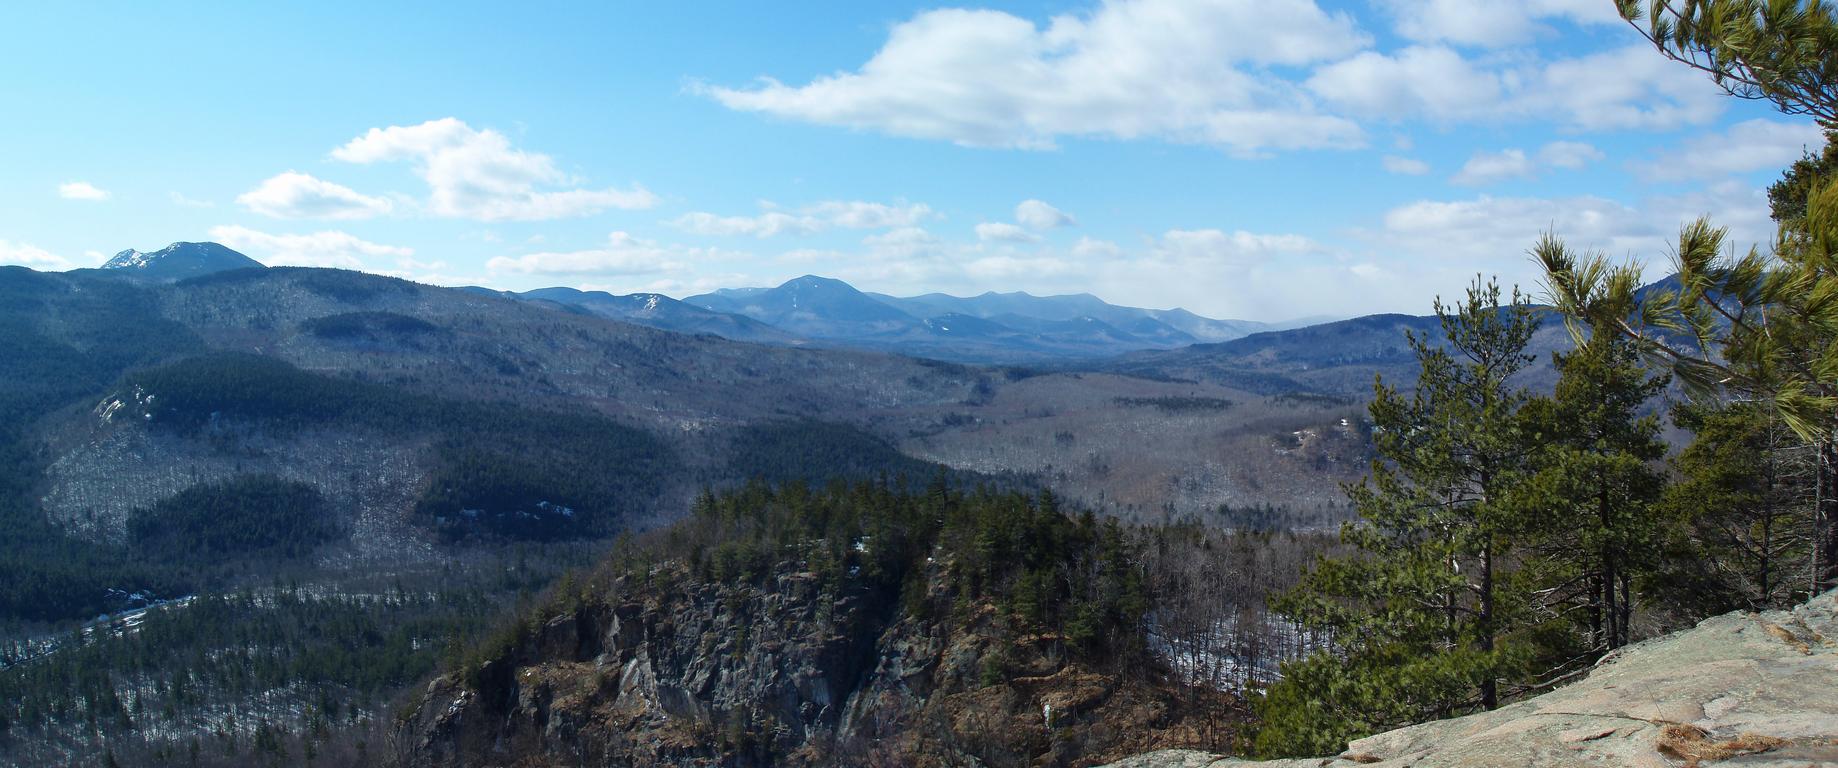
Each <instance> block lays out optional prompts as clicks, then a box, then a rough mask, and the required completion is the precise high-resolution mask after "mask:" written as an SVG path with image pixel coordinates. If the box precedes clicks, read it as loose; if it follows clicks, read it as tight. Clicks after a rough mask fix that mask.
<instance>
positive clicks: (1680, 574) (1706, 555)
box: [1651, 402, 1812, 616]
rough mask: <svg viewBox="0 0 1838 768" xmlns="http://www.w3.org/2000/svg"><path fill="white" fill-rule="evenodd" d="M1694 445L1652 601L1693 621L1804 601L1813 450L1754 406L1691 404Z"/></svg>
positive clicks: (1684, 462) (1672, 503)
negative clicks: (1663, 565)
mask: <svg viewBox="0 0 1838 768" xmlns="http://www.w3.org/2000/svg"><path fill="white" fill-rule="evenodd" d="M1673 420H1674V421H1675V422H1676V423H1677V424H1678V425H1679V426H1681V427H1683V428H1685V429H1689V430H1691V431H1692V432H1693V433H1694V437H1693V439H1692V442H1691V444H1690V445H1689V446H1686V448H1685V449H1684V450H1683V451H1681V452H1679V455H1678V456H1677V457H1676V458H1675V459H1674V461H1673V466H1674V468H1675V470H1676V472H1677V475H1678V478H1679V479H1678V481H1677V482H1676V483H1675V484H1673V486H1672V487H1671V488H1668V489H1667V492H1666V501H1665V508H1666V510H1667V511H1668V512H1669V514H1670V516H1671V517H1672V519H1673V521H1674V522H1675V525H1673V526H1672V528H1671V535H1670V537H1669V538H1668V541H1667V542H1666V545H1665V555H1666V556H1665V560H1664V563H1665V566H1666V567H1665V568H1664V570H1663V571H1662V572H1661V573H1660V574H1659V576H1658V578H1657V579H1656V581H1657V582H1659V583H1661V584H1663V585H1664V588H1663V589H1655V590H1651V591H1652V592H1653V593H1654V596H1655V599H1656V600H1657V601H1660V602H1664V603H1667V604H1669V606H1670V607H1672V608H1673V609H1675V610H1677V611H1679V612H1680V613H1683V614H1685V615H1692V616H1707V615H1713V614H1718V613H1725V612H1728V611H1734V610H1767V609H1772V608H1783V607H1786V606H1789V605H1792V604H1794V603H1796V602H1798V601H1800V600H1802V599H1804V598H1805V597H1807V593H1806V588H1807V581H1806V579H1805V572H1806V566H1807V558H1808V557H1809V555H1810V540H1809V536H1808V534H1809V531H1808V530H1807V524H1808V523H1809V522H1810V517H1809V516H1808V515H1806V513H1805V509H1806V507H1807V506H1809V505H1810V502H1811V495H1810V493H1809V492H1808V490H1809V488H1810V484H1809V483H1808V481H1807V480H1806V478H1807V477H1808V476H1810V475H1811V474H1812V467H1811V463H1810V461H1809V459H1810V458H1811V457H1810V456H1809V451H1808V450H1807V446H1806V445H1805V444H1804V443H1803V442H1802V441H1800V440H1799V439H1798V438H1797V437H1796V436H1794V435H1793V433H1792V432H1790V431H1789V430H1788V429H1787V428H1786V426H1785V425H1784V424H1782V423H1781V421H1780V419H1778V418H1775V417H1774V416H1773V414H1772V413H1770V412H1769V411H1768V409H1766V408H1764V407H1761V406H1760V405H1759V404H1756V403H1743V402H1728V403H1711V404H1701V405H1686V406H1683V407H1680V408H1678V409H1677V410H1676V412H1675V413H1674V416H1673Z"/></svg>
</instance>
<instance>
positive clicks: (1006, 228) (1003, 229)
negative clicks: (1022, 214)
mask: <svg viewBox="0 0 1838 768" xmlns="http://www.w3.org/2000/svg"><path fill="white" fill-rule="evenodd" d="M976 239H978V240H983V241H1004V242H1011V243H1031V242H1035V241H1037V240H1039V239H1040V235H1036V234H1034V233H1033V232H1030V231H1028V230H1027V228H1026V227H1022V226H1019V225H1015V224H1010V223H1008V222H1005V221H990V222H984V223H982V224H978V225H976Z"/></svg>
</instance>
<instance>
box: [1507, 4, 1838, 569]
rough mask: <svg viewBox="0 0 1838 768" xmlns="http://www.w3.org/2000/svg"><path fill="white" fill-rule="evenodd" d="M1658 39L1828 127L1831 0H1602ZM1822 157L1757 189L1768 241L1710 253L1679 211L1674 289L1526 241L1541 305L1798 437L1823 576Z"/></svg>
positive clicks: (1829, 478) (1835, 557)
mask: <svg viewBox="0 0 1838 768" xmlns="http://www.w3.org/2000/svg"><path fill="white" fill-rule="evenodd" d="M1617 3H1618V7H1619V9H1620V11H1621V14H1622V16H1623V17H1624V18H1626V19H1627V20H1628V21H1629V22H1630V23H1632V24H1633V25H1634V26H1635V28H1636V29H1639V30H1640V31H1641V32H1642V34H1644V35H1646V36H1647V38H1648V39H1649V40H1651V41H1652V42H1653V44H1654V45H1655V47H1657V48H1658V50H1659V51H1660V52H1661V53H1663V54H1665V55H1666V56H1668V57H1671V58H1672V59H1674V60H1677V61H1680V62H1683V63H1685V64H1687V65H1689V66H1692V67H1694V68H1697V69H1700V70H1702V71H1704V72H1707V73H1708V74H1710V76H1711V77H1712V78H1713V79H1714V80H1715V81H1716V82H1717V84H1718V85H1720V86H1722V87H1723V88H1724V89H1725V90H1726V91H1728V92H1729V93H1731V94H1732V95H1735V96H1738V97H1742V98H1749V99H1758V100H1765V101H1769V102H1772V103H1773V104H1774V105H1775V107H1776V108H1777V109H1779V110H1781V111H1782V112H1784V113H1787V114H1799V115H1809V116H1812V117H1814V118H1815V119H1817V120H1819V121H1820V122H1821V123H1822V124H1823V125H1824V126H1825V127H1826V128H1827V129H1833V128H1838V6H1834V5H1831V4H1828V3H1825V2H1822V1H1821V0H1813V1H1810V2H1775V1H1766V0H1644V1H1643V0H1617ZM1824 157H1825V155H1821V156H1820V157H1818V158H1808V161H1807V162H1802V163H1799V164H1796V165H1795V166H1794V168H1793V169H1791V170H1790V172H1789V175H1788V177H1787V178H1785V179H1783V180H1782V183H1781V184H1777V185H1775V187H1774V188H1773V189H1770V190H1769V202H1770V204H1771V207H1772V208H1773V210H1774V213H1775V215H1776V217H1777V219H1778V221H1779V224H1780V225H1781V232H1780V235H1779V237H1777V238H1776V241H1775V244H1774V249H1773V253H1772V254H1767V253H1764V252H1762V251H1761V250H1760V249H1757V248H1750V249H1749V250H1748V251H1747V252H1746V253H1744V254H1740V255H1737V254H1734V253H1731V254H1727V255H1726V254H1725V253H1724V252H1723V251H1724V241H1725V239H1726V237H1727V234H1728V232H1727V230H1725V229H1719V228H1717V227H1714V226H1712V225H1711V223H1710V222H1709V220H1707V219H1699V220H1697V221H1696V222H1693V223H1690V224H1687V225H1686V226H1685V227H1684V228H1683V229H1682V230H1681V232H1680V234H1679V243H1678V248H1677V251H1676V252H1675V257H1674V260H1675V262H1676V267H1677V272H1678V280H1677V286H1678V287H1677V288H1676V289H1671V290H1660V291H1652V292H1646V293H1643V292H1641V291H1640V290H1639V288H1640V270H1639V268H1638V266H1635V265H1626V266H1620V267H1613V266H1610V265H1609V263H1608V261H1607V259H1606V258H1604V257H1602V256H1600V255H1596V254H1591V255H1578V254H1576V253H1574V252H1572V251H1570V250H1569V249H1568V248H1566V247H1565V246H1564V245H1563V243H1562V242H1561V241H1559V240H1558V239H1556V238H1555V237H1552V236H1546V237H1545V238H1543V239H1542V240H1541V241H1540V243H1539V244H1538V246H1537V247H1536V248H1535V249H1534V254H1535V256H1536V258H1537V259H1538V260H1539V261H1540V262H1541V263H1542V265H1543V266H1544V269H1545V273H1546V276H1547V284H1548V286H1549V289H1550V294H1551V296H1550V298H1551V302H1552V304H1554V305H1555V306H1557V307H1558V308H1559V309H1560V310H1562V311H1563V312H1564V313H1565V314H1566V315H1568V316H1570V317H1571V318H1572V320H1573V324H1572V329H1573V330H1578V332H1579V336H1580V328H1581V327H1588V326H1595V327H1601V328H1609V329H1612V330H1613V331H1614V332H1615V333H1618V334H1621V335H1623V336H1626V337H1628V338H1630V339H1633V340H1634V341H1635V342H1636V343H1637V344H1639V345H1640V347H1641V350H1642V352H1644V353H1646V354H1648V355H1649V356H1650V357H1651V358H1652V359H1654V360H1656V361H1660V362H1663V363H1665V364H1667V365H1669V366H1670V367H1671V368H1672V370H1673V371H1674V372H1675V373H1676V374H1677V375H1678V377H1679V379H1680V380H1681V381H1682V382H1684V383H1685V384H1686V385H1687V386H1688V387H1689V388H1691V389H1692V390H1693V391H1694V393H1695V394H1698V395H1700V396H1706V395H1711V396H1714V395H1719V394H1734V395H1736V396H1739V397H1742V398H1745V399H1753V400H1757V401H1759V402H1763V403H1765V404H1766V405H1767V407H1768V408H1769V409H1770V410H1771V411H1773V413H1774V414H1775V415H1776V416H1777V417H1778V418H1780V419H1781V420H1782V421H1783V422H1784V423H1785V424H1786V425H1787V426H1788V427H1789V428H1791V429H1792V430H1793V431H1794V433H1795V434H1796V435H1798V436H1799V437H1800V438H1801V439H1803V440H1805V441H1806V442H1807V443H1808V444H1810V445H1812V446H1813V450H1814V455H1815V457H1816V463H1815V467H1816V468H1817V471H1816V473H1815V477H1816V478H1817V479H1816V482H1815V484H1814V489H1815V493H1816V498H1815V503H1814V505H1813V519H1812V521H1811V522H1812V527H1813V529H1814V533H1813V536H1814V539H1815V543H1814V546H1813V552H1812V555H1811V560H1812V563H1813V565H1812V569H1811V575H1810V578H1809V579H1808V587H1809V588H1810V589H1812V590H1813V591H1815V592H1819V591H1824V590H1827V589H1832V588H1834V587H1838V184H1834V183H1832V180H1831V179H1829V178H1820V177H1821V176H1822V175H1824V172H1825V171H1826V170H1829V166H1828V165H1827V164H1826V163H1824V162H1823V159H1824Z"/></svg>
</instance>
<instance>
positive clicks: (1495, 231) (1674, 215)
mask: <svg viewBox="0 0 1838 768" xmlns="http://www.w3.org/2000/svg"><path fill="white" fill-rule="evenodd" d="M1704 215H1708V216H1710V217H1711V220H1712V221H1713V222H1714V223H1715V224H1717V225H1718V226H1725V227H1729V228H1730V230H1731V237H1730V242H1731V243H1732V244H1733V245H1735V246H1737V247H1740V248H1747V247H1748V246H1749V245H1751V244H1754V245H1760V246H1762V247H1763V248H1766V247H1767V245H1768V242H1769V239H1770V238H1771V236H1772V231H1773V228H1772V224H1771V222H1769V221H1768V208H1767V200H1766V197H1765V195H1764V194H1763V193H1762V192H1761V191H1760V190H1758V189H1755V188H1753V187H1750V186H1746V185H1743V184H1737V183H1726V184H1720V185H1715V186H1713V187H1712V188H1710V189H1708V190H1705V191H1703V192H1699V193H1693V194H1689V195H1683V196H1678V197H1653V198H1647V199H1644V200H1641V201H1639V202H1638V203H1636V204H1629V203H1624V202H1621V201H1617V200H1610V199H1607V198H1603V197H1597V196H1593V195H1584V196H1578V197H1565V198H1537V197H1493V196H1489V195H1481V196H1478V197H1475V198H1472V199H1467V200H1447V201H1437V200H1420V201H1417V202H1413V203H1409V204H1407V205H1402V206H1398V207H1396V208H1393V209H1392V210H1391V211H1389V212H1387V213H1386V214H1385V216H1384V220H1383V226H1382V228H1381V229H1380V230H1378V231H1373V232H1359V233H1357V234H1358V235H1359V236H1360V237H1362V238H1363V239H1365V240H1367V241H1368V242H1369V244H1370V245H1371V246H1372V247H1374V248H1375V249H1376V250H1377V251H1378V252H1379V253H1383V254H1385V256H1386V257H1385V258H1384V259H1382V260H1381V261H1380V262H1379V265H1380V267H1381V268H1383V269H1384V270H1385V271H1386V272H1387V273H1388V274H1390V275H1392V276H1394V277H1397V278H1398V279H1399V280H1400V282H1396V283H1394V287H1395V289H1396V292H1395V293H1394V294H1392V295H1391V296H1390V297H1389V301H1390V302H1391V303H1392V304H1393V306H1394V307H1397V308H1403V309H1406V310H1408V311H1416V312H1420V311H1422V306H1421V305H1419V306H1417V307H1416V308H1414V309H1412V308H1411V307H1410V305H1408V304H1403V303H1402V302H1409V301H1414V302H1419V304H1421V303H1422V302H1425V301H1426V299H1425V296H1426V295H1428V294H1430V293H1434V294H1440V295H1442V296H1445V297H1447V296H1455V295H1459V292H1460V290H1461V288H1462V286H1463V285H1464V284H1465V283H1466V282H1467V281H1468V280H1469V279H1471V278H1472V277H1473V276H1474V275H1475V274H1476V273H1479V274H1483V275H1498V276H1499V277H1500V280H1501V283H1502V284H1504V285H1509V286H1510V285H1514V284H1517V285H1518V286H1519V287H1520V288H1521V289H1523V290H1525V291H1528V292H1532V293H1536V292H1537V291H1538V290H1539V288H1538V286H1539V281H1541V280H1542V279H1543V275H1542V273H1540V272H1539V271H1538V267H1537V266H1536V265H1535V264H1534V263H1533V262H1532V260H1531V258H1530V256H1529V252H1530V250H1531V248H1532V246H1533V245H1535V244H1536V243H1537V241H1538V238H1539V237H1540V236H1541V235H1542V234H1544V233H1546V232H1550V233H1553V234H1556V235H1557V236H1558V237H1560V238H1562V239H1563V240H1564V241H1565V242H1566V243H1568V244H1569V245H1570V246H1572V247H1574V248H1577V249H1579V250H1594V251H1599V252H1602V253H1605V254H1607V255H1608V256H1609V257H1610V258H1613V259H1635V260H1638V261H1640V262H1642V263H1644V264H1645V265H1646V266H1647V274H1646V275H1645V277H1646V279H1649V280H1656V279H1658V278H1660V277H1661V276H1663V275H1664V274H1665V273H1666V272H1668V271H1670V266H1671V265H1670V260H1669V258H1668V254H1669V253H1671V252H1672V249H1673V248H1674V247H1675V246H1676V244H1677V237H1678V231H1679V227H1680V226H1681V225H1683V224H1685V223H1687V222H1689V221H1691V220H1693V219H1695V218H1697V217H1698V216H1704Z"/></svg>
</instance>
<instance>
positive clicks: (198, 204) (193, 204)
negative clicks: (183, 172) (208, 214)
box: [166, 191, 217, 208]
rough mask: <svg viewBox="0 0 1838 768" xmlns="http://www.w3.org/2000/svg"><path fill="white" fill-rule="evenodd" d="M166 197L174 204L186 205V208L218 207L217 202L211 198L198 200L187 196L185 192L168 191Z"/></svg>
mask: <svg viewBox="0 0 1838 768" xmlns="http://www.w3.org/2000/svg"><path fill="white" fill-rule="evenodd" d="M166 198H167V199H168V200H171V201H172V204H173V205H177V206H180V207H184V208H215V207H217V204H216V203H213V202H211V201H209V200H197V199H194V198H190V197H186V196H185V193H183V192H177V191H174V192H168V193H166Z"/></svg>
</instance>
